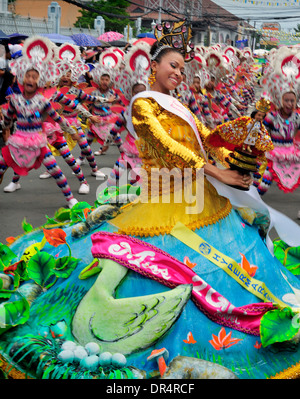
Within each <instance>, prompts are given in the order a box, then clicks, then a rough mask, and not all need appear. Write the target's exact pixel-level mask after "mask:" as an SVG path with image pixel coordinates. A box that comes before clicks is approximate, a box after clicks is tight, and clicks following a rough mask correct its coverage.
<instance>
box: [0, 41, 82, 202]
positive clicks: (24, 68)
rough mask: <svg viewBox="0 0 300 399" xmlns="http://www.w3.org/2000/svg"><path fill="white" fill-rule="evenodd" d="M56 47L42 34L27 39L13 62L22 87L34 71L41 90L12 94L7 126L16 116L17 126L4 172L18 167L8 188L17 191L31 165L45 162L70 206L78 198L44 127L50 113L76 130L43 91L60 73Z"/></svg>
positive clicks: (7, 150) (3, 164)
mask: <svg viewBox="0 0 300 399" xmlns="http://www.w3.org/2000/svg"><path fill="white" fill-rule="evenodd" d="M52 49H53V45H52V42H51V41H50V40H47V39H45V38H42V37H33V38H31V39H27V40H26V41H25V43H24V46H23V56H22V57H20V58H18V59H17V60H15V61H13V62H11V64H10V66H11V70H12V72H13V73H14V74H15V75H16V76H17V79H18V82H19V84H20V86H21V87H22V86H23V84H24V80H25V79H26V76H27V75H26V74H28V73H29V72H31V71H35V73H38V74H39V79H38V83H37V90H36V91H35V92H32V94H31V95H30V96H28V95H27V94H26V93H25V90H24V88H22V89H21V91H22V93H21V94H12V95H11V96H10V98H9V102H8V108H7V110H6V112H5V115H4V128H9V127H10V126H11V125H12V123H13V120H14V117H16V130H15V132H14V133H13V135H11V136H10V137H9V138H8V140H7V143H6V146H5V147H4V148H3V149H2V156H1V158H0V165H1V167H0V174H1V176H3V174H4V172H5V171H6V169H7V168H8V167H11V168H12V169H13V170H14V172H15V178H16V180H15V181H13V182H11V183H10V185H9V186H8V187H6V188H5V191H7V192H10V191H15V189H19V188H20V187H21V186H20V184H19V183H18V178H19V176H18V175H23V176H26V175H27V174H28V172H29V171H30V170H31V169H33V168H35V169H37V168H39V167H40V165H41V164H42V163H43V164H44V165H45V167H46V168H47V170H48V172H49V173H50V175H51V176H52V177H54V179H55V181H56V184H57V185H58V187H59V188H60V189H61V190H62V192H63V194H64V196H65V197H66V200H67V201H68V204H69V206H70V207H72V206H73V205H74V204H75V203H76V202H77V200H76V199H75V198H74V197H73V194H72V192H71V190H70V187H69V185H68V183H67V179H66V177H65V176H64V174H63V173H62V171H61V169H60V168H59V166H58V165H57V163H56V161H55V158H54V156H53V155H52V153H51V151H50V150H49V148H48V147H47V136H46V135H45V134H44V132H43V129H42V127H43V120H44V119H45V118H46V117H49V118H50V119H51V120H52V121H54V122H56V123H58V124H59V126H60V127H61V128H62V129H63V130H64V131H66V132H68V133H69V134H70V135H74V134H76V131H75V130H73V128H72V127H71V126H70V125H69V124H68V122H67V121H65V120H64V119H62V118H61V117H60V116H59V114H57V113H56V111H55V110H54V109H53V107H52V106H51V104H50V102H49V101H48V99H46V98H45V97H44V96H43V95H42V94H41V93H40V91H41V88H43V87H44V86H45V84H46V82H48V81H52V80H55V79H56V77H57V68H56V65H55V63H54V62H53V61H52ZM26 84H27V85H28V84H30V86H31V87H32V86H33V83H32V81H29V82H27V81H26Z"/></svg>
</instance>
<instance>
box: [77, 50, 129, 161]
mask: <svg viewBox="0 0 300 399" xmlns="http://www.w3.org/2000/svg"><path fill="white" fill-rule="evenodd" d="M112 59H113V61H114V62H113V63H112V61H111V60H112ZM121 61H122V58H121V57H120V56H119V55H118V54H117V53H116V52H113V51H108V50H107V51H105V52H102V53H101V55H100V59H99V63H97V64H96V65H95V68H94V69H93V70H92V71H91V76H92V79H93V81H92V86H93V87H94V90H93V91H92V93H91V94H92V95H94V96H100V97H103V98H105V99H107V100H108V99H109V100H110V102H111V104H116V103H118V104H120V105H123V103H122V101H121V99H120V97H119V95H118V94H117V92H116V91H115V90H114V88H113V87H111V86H112V82H113V74H114V71H115V70H117V69H118V68H119V65H120V63H121ZM89 110H90V112H91V113H92V115H96V116H98V117H100V119H101V122H100V123H97V124H91V125H90V127H89V130H88V132H87V139H88V142H89V143H92V141H93V140H94V139H96V140H97V142H98V143H100V145H101V147H100V149H99V151H95V155H101V154H104V152H102V145H103V144H104V141H105V140H106V138H107V135H108V133H109V132H110V130H111V129H112V128H113V126H114V124H115V122H116V120H117V117H118V116H117V115H116V114H115V113H113V112H112V111H111V109H110V106H109V105H106V106H103V105H102V104H101V103H100V104H99V103H97V102H96V103H93V104H92V105H91V106H90V108H89ZM121 144H122V142H121V140H118V141H117V145H118V146H120V145H121ZM80 159H81V160H83V154H81V157H80Z"/></svg>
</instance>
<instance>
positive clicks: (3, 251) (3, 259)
mask: <svg viewBox="0 0 300 399" xmlns="http://www.w3.org/2000/svg"><path fill="white" fill-rule="evenodd" d="M16 257H17V255H16V254H15V253H14V252H13V251H12V250H11V249H10V248H9V247H8V246H7V245H5V244H2V243H0V271H3V270H4V267H7V266H9V265H10V264H11V261H12V260H13V259H15V258H16Z"/></svg>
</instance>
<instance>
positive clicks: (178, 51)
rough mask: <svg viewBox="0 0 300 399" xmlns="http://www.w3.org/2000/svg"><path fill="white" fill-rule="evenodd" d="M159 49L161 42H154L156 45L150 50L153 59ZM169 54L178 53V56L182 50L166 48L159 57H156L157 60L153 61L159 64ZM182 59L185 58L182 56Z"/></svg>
mask: <svg viewBox="0 0 300 399" xmlns="http://www.w3.org/2000/svg"><path fill="white" fill-rule="evenodd" d="M159 47H160V46H159V42H158V41H156V42H154V43H153V44H152V46H151V49H150V55H151V57H153V55H154V54H155V52H156V50H158V48H159ZM169 53H178V54H181V52H180V50H178V49H177V48H175V47H166V48H164V49H163V50H161V51H160V53H159V54H158V55H157V57H155V60H153V61H157V62H158V63H159V62H160V61H161V59H162V58H163V57H164V56H165V55H167V54H169ZM181 55H182V54H181ZM182 57H183V55H182Z"/></svg>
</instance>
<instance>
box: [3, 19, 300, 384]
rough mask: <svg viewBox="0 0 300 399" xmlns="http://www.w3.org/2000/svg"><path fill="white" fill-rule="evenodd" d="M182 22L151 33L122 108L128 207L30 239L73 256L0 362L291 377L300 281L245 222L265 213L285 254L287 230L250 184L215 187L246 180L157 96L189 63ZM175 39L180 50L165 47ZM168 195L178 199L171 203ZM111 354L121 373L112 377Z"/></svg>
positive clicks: (16, 247)
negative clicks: (141, 77)
mask: <svg viewBox="0 0 300 399" xmlns="http://www.w3.org/2000/svg"><path fill="white" fill-rule="evenodd" d="M183 27H184V24H183V23H179V22H175V23H174V24H170V23H168V24H162V26H161V25H159V26H158V27H157V29H156V34H157V36H158V39H159V40H158V44H159V46H157V44H156V45H155V47H153V49H152V50H151V55H152V62H151V69H152V83H153V84H152V87H151V90H150V91H145V92H141V93H139V94H137V95H136V96H135V97H134V98H133V99H132V100H131V105H130V108H129V112H130V113H129V115H131V116H132V119H131V118H128V123H127V128H128V129H129V131H130V132H131V134H133V135H136V138H137V146H138V148H139V151H140V154H141V157H142V161H143V171H141V173H143V179H142V182H143V185H142V190H141V192H142V194H141V195H142V197H141V198H140V201H135V202H133V203H131V204H128V205H126V206H124V207H123V208H118V209H116V207H112V208H111V207H109V206H103V207H99V208H97V209H95V210H93V211H92V212H91V213H90V215H88V216H87V218H86V223H82V222H80V223H77V224H74V223H73V225H72V226H65V227H64V229H63V232H64V233H65V234H62V233H61V232H60V234H59V235H58V234H57V238H56V240H57V241H55V232H54V231H51V230H52V229H49V230H48V231H47V229H45V230H44V232H42V231H39V232H37V231H36V232H34V233H32V234H31V235H30V239H31V240H34V241H35V242H41V241H42V239H43V235H44V234H45V236H47V237H48V240H49V241H47V243H46V244H45V245H44V247H43V249H42V251H41V254H44V255H45V256H47V254H48V255H50V254H52V256H53V257H54V256H56V255H58V257H60V256H62V257H63V258H64V259H62V260H60V261H59V264H60V265H61V264H62V263H66V260H65V257H66V256H67V254H68V251H69V249H68V248H70V249H71V251H72V258H73V262H74V258H75V259H76V258H77V259H78V263H77V267H76V268H75V269H73V272H72V273H71V274H69V277H68V278H67V279H66V280H65V279H64V278H63V273H61V278H59V279H57V280H55V284H52V285H50V286H49V287H48V286H47V287H48V290H47V292H43V293H42V294H40V295H39V296H38V297H36V298H35V300H34V302H33V303H32V304H31V307H30V309H29V311H28V309H27V313H26V312H24V313H23V318H22V319H21V321H20V324H19V325H17V326H16V327H14V328H13V329H11V330H6V331H4V332H3V333H2V335H1V336H0V341H1V354H2V356H4V357H5V358H6V359H8V361H10V359H12V360H13V362H14V365H15V366H16V367H18V368H21V367H22V366H23V367H24V368H26V372H28V374H29V375H30V376H33V377H35V378H43V377H44V378H46V377H47V378H63V377H64V378H67V377H69V378H117V376H119V378H120V376H122V375H125V373H127V374H126V375H127V378H128V374H129V371H131V374H129V375H131V376H133V373H137V369H138V370H139V371H140V373H139V374H138V375H139V378H150V377H151V376H152V377H153V375H154V376H156V377H160V378H168V377H170V378H176V379H180V378H189V377H190V376H192V377H193V378H203V377H204V376H206V378H207V377H208V378H209V377H212V376H213V375H214V376H216V375H217V376H218V377H220V376H221V374H220V373H221V371H220V364H217V362H218V363H220V362H221V363H222V367H221V368H222V370H223V373H225V374H222V376H223V377H220V378H252V379H254V378H266V377H269V376H275V375H276V374H277V373H280V372H282V375H283V376H286V375H290V376H291V375H294V376H297V375H299V366H298V367H297V363H298V362H299V359H300V350H299V347H298V345H297V339H296V338H297V333H298V330H299V324H297V322H296V319H297V315H298V313H297V312H298V309H299V302H298V301H299V299H298V297H297V294H296V293H297V291H298V290H299V289H300V283H299V280H298V279H297V277H295V276H293V275H292V274H290V272H289V271H288V270H286V269H285V268H284V266H283V265H282V264H281V263H280V262H279V261H278V260H277V259H276V258H274V257H273V255H272V254H271V253H270V251H269V249H270V250H271V243H270V242H269V241H267V244H268V246H267V245H266V242H265V241H264V240H263V239H262V238H261V236H260V235H259V232H258V226H257V225H256V222H255V219H256V217H257V216H258V214H259V213H262V212H266V216H268V217H269V218H270V222H271V223H273V222H274V223H275V225H276V230H277V229H278V230H277V231H278V234H280V235H281V234H282V232H283V233H284V232H285V233H286V236H285V238H286V240H287V241H289V244H290V245H295V244H296V245H299V244H300V243H299V237H300V235H299V229H300V228H299V226H298V225H296V224H295V223H293V222H292V221H291V220H290V219H288V218H286V217H285V216H284V215H281V214H279V213H276V212H275V211H274V210H272V208H269V207H267V206H266V205H265V204H264V203H263V202H262V201H261V200H260V197H259V195H258V193H257V191H256V190H255V189H254V188H253V190H251V189H252V187H251V188H250V191H249V193H244V192H241V191H239V190H235V189H233V188H230V187H228V186H227V185H225V184H224V183H226V184H228V183H229V184H232V183H234V184H237V185H240V186H242V187H247V186H248V185H249V184H250V183H251V179H250V178H248V177H244V176H242V175H240V174H239V173H238V172H236V171H232V170H226V169H218V168H217V167H215V166H213V165H210V164H209V163H207V156H206V151H205V147H206V143H205V140H206V137H208V136H209V131H208V130H207V129H206V128H205V126H203V125H202V124H201V123H200V122H199V120H198V119H197V118H196V117H195V116H193V115H192V114H191V113H190V111H189V110H188V109H187V108H186V107H184V106H183V105H182V104H181V103H180V102H179V101H178V100H177V99H175V98H174V97H172V96H170V95H169V93H170V92H171V91H172V90H174V89H175V88H176V86H177V85H178V84H180V82H181V80H182V73H183V71H184V60H185V59H188V56H189V55H191V54H187V53H186V47H187V45H188V44H189V39H190V30H189V29H186V28H185V29H184V28H183ZM159 28H161V30H159ZM160 32H161V33H162V35H161V36H159V33H160ZM178 36H180V37H181V39H182V40H181V43H183V44H184V48H183V54H182V53H181V52H180V51H179V49H178V47H177V48H174V47H173V46H172V45H173V41H172V39H174V42H176V43H178ZM131 121H132V123H130V122H131ZM202 140H203V141H204V145H203V142H202ZM168 170H169V171H170V172H172V176H173V178H172V179H170V182H169V184H168V185H166V184H161V185H160V186H158V187H159V189H158V190H157V191H153V195H152V194H151V191H152V188H155V187H154V186H155V184H156V183H157V178H161V177H162V172H163V171H165V172H167V171H168ZM155 172H159V176H157V174H155ZM183 172H185V177H186V179H184V175H183ZM202 172H204V176H203V173H202ZM201 176H202V177H203V179H202V180H201ZM168 177H170V176H168ZM147 178H148V180H147ZM146 183H148V184H146ZM197 186H198V190H200V191H198V192H197V191H196V190H197ZM179 187H181V188H182V187H184V188H185V189H186V190H187V191H186V192H185V194H187V193H189V195H188V196H186V197H185V198H184V195H183V192H182V191H181V195H180V196H178V193H179ZM220 193H222V194H220ZM155 194H156V196H155ZM224 194H226V195H225V196H224ZM192 195H194V196H192ZM201 195H203V197H204V198H203V199H204V201H203V202H202V204H200V203H198V202H197V200H198V199H199V198H200V197H201ZM167 196H169V201H168V202H164V201H163V200H165V199H167ZM229 197H230V199H229ZM147 199H148V202H147V201H144V200H147ZM157 199H158V200H159V201H156V200H157ZM175 200H177V201H175ZM178 200H181V202H180V201H178ZM191 200H193V202H192V201H191ZM195 202H196V203H195ZM236 207H240V208H241V207H242V208H243V210H244V212H243V213H244V215H246V214H247V213H248V214H249V215H250V214H251V215H252V216H253V215H254V218H252V221H250V218H248V221H246V220H245V219H242V218H241V216H240V213H239V212H238V211H237V209H236ZM250 207H251V208H250ZM193 210H194V211H196V212H195V213H193ZM247 211H248V212H247ZM104 212H106V215H107V218H108V219H110V220H109V221H105V219H104ZM115 213H119V214H118V215H117V216H115ZM274 215H276V220H274ZM282 225H283V226H284V230H283V229H282V228H281V227H282ZM287 231H288V233H287ZM121 233H122V234H121ZM59 237H60V242H61V237H64V239H65V242H66V243H67V245H63V246H62V247H61V249H60V251H58V248H57V247H53V246H51V244H50V242H52V243H53V242H54V243H55V244H56V243H57V242H58V239H59ZM90 238H91V240H90ZM266 238H268V236H267V237H266ZM25 249H26V240H22V239H21V240H17V241H16V242H15V243H14V244H13V245H12V246H11V248H10V250H11V251H16V252H17V254H18V255H19V254H21V253H22V251H24V250H25ZM90 250H91V253H90ZM58 252H59V254H58ZM91 254H92V255H91ZM10 256H12V255H11V254H10ZM34 256H35V255H34ZM38 256H39V257H40V254H39V255H38ZM70 256H71V255H70ZM93 257H94V258H96V259H94V260H93ZM7 258H9V254H8V253H7V255H6V257H5V259H6V260H7ZM36 258H37V256H36V257H35V258H34V260H36ZM59 259H60V258H59ZM79 259H80V260H79ZM98 259H100V261H98ZM73 262H71V263H73ZM32 263H33V262H31V264H32ZM31 264H30V265H29V269H31ZM70 267H71V266H70ZM128 269H130V271H129V272H128V271H127V270H128ZM68 270H69V268H67V270H64V273H66V271H68ZM53 272H55V273H59V272H60V270H59V268H58V267H55V268H54V269H53ZM25 286H26V283H25V284H24V287H25ZM21 288H22V287H21ZM21 288H20V289H21ZM170 288H171V289H170ZM23 292H25V290H23ZM189 295H191V296H189ZM189 298H191V299H192V300H189ZM22 304H23V302H22ZM28 313H29V315H28ZM25 316H27V319H26V317H25ZM24 319H25V320H24ZM22 323H23V324H22ZM15 324H16V323H15ZM6 328H8V326H6ZM53 336H54V337H55V338H52V337H53ZM58 336H59V339H60V340H59V342H58V340H57V339H56V337H58ZM70 341H72V342H70ZM91 342H93V348H94V354H95V355H93V357H92V356H89V357H87V358H86V357H84V359H86V360H82V361H81V360H78V359H79V355H77V351H76V348H78V347H77V346H76V344H77V345H80V346H86V350H87V349H88V348H90V349H91V347H92V345H89V344H90V343H91ZM95 344H97V345H98V346H97V345H96V347H95ZM72 348H73V349H72ZM81 349H82V348H81ZM90 349H89V350H90ZM66 352H67V353H66ZM108 352H109V353H108ZM241 353H243V356H241ZM120 354H122V355H123V357H122V356H120ZM155 354H156V355H157V356H158V358H157V363H158V364H157V363H156V362H155V360H154V356H155ZM124 355H125V356H126V359H125V360H124ZM179 355H180V356H179ZM30 356H32V360H33V361H32V362H29V357H30ZM25 358H26V363H25V362H24V359H25ZM197 358H198V360H197ZM115 359H119V362H118V364H120V363H121V364H122V365H123V366H119V367H120V368H119V369H118V370H116V368H117V366H116V362H115ZM216 359H218V360H216ZM199 361H200V362H199ZM64 362H65V363H64ZM92 362H94V363H92ZM126 362H127V363H126ZM200 363H201V364H202V365H203V366H204V368H205V372H204V373H202V374H201V371H199V368H197V364H198V366H199V365H200ZM28 364H30V365H31V366H28ZM26 365H27V366H26ZM294 366H296V367H294ZM125 367H127V369H126V368H125ZM130 367H131V368H130ZM209 368H210V371H209ZM224 368H225V369H224ZM289 368H290V369H289ZM128 369H129V370H128ZM158 369H159V370H158ZM176 370H177V374H174V373H175V371H176ZM284 370H285V371H284ZM136 375H137V374H136Z"/></svg>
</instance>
